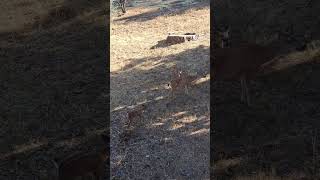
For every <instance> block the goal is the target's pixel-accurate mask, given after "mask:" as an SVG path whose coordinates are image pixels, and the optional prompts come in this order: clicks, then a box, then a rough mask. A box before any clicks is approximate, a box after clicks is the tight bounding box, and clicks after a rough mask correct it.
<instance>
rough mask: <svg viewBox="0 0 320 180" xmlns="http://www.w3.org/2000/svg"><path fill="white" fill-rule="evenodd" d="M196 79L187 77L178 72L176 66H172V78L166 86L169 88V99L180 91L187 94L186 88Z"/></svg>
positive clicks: (195, 77) (185, 74)
mask: <svg viewBox="0 0 320 180" xmlns="http://www.w3.org/2000/svg"><path fill="white" fill-rule="evenodd" d="M196 79H197V76H192V75H189V74H188V73H186V72H184V71H181V70H180V71H179V70H178V69H177V67H176V66H173V73H172V78H171V81H170V83H169V84H168V86H169V87H170V88H171V97H173V96H174V93H175V92H177V91H178V90H180V89H184V91H185V92H186V93H187V94H188V88H189V87H190V86H191V85H192V82H193V81H194V80H196Z"/></svg>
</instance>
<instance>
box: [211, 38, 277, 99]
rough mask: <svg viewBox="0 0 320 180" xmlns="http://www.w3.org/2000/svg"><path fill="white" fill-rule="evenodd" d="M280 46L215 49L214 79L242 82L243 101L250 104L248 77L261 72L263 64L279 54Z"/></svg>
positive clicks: (248, 45) (256, 45)
mask: <svg viewBox="0 0 320 180" xmlns="http://www.w3.org/2000/svg"><path fill="white" fill-rule="evenodd" d="M278 52H279V47H276V46H262V45H258V44H243V45H242V46H240V47H228V48H221V49H215V50H214V51H213V56H212V58H213V59H212V60H213V63H212V66H213V67H212V69H213V79H214V80H235V79H240V82H241V91H242V93H241V101H245V102H246V104H247V105H250V96H249V92H248V87H247V79H248V78H252V77H254V76H255V75H257V73H258V72H259V70H260V68H261V67H262V66H263V64H265V63H267V62H270V61H271V60H272V59H273V58H275V57H276V56H277V53H278Z"/></svg>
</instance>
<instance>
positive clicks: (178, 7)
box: [114, 1, 210, 22]
mask: <svg viewBox="0 0 320 180" xmlns="http://www.w3.org/2000/svg"><path fill="white" fill-rule="evenodd" d="M154 6H156V7H160V6H161V4H158V5H154ZM148 7H149V6H148ZM204 7H210V2H209V1H195V2H193V4H192V5H190V4H186V3H185V2H183V1H177V2H175V1H173V2H169V3H168V4H167V5H166V7H165V8H159V9H157V10H153V11H150V12H145V13H142V14H138V15H134V16H127V17H123V18H119V19H116V20H114V21H125V22H144V21H149V20H152V19H154V18H156V17H158V16H168V15H179V14H183V13H185V11H188V10H190V9H201V8H204ZM128 11H130V9H128Z"/></svg>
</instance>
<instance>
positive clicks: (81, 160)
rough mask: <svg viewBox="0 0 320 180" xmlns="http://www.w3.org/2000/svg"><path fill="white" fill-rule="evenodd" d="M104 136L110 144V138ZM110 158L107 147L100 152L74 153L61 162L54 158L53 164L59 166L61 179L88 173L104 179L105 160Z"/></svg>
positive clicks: (70, 179)
mask: <svg viewBox="0 0 320 180" xmlns="http://www.w3.org/2000/svg"><path fill="white" fill-rule="evenodd" d="M102 138H103V140H104V141H105V143H106V144H108V142H109V138H108V137H107V136H106V135H102ZM108 159H109V152H108V150H107V149H106V148H103V149H102V150H101V151H99V152H93V153H89V154H80V155H74V156H72V157H70V158H68V159H66V160H64V161H63V162H61V163H59V164H58V163H57V160H54V161H53V164H54V165H55V167H56V168H57V171H58V172H57V176H58V179H59V180H74V179H76V178H78V177H81V178H83V177H85V176H88V175H91V176H92V175H93V176H94V177H95V179H96V180H102V177H103V174H104V172H105V171H106V170H105V162H106V161H108Z"/></svg>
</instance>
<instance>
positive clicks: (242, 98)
mask: <svg viewBox="0 0 320 180" xmlns="http://www.w3.org/2000/svg"><path fill="white" fill-rule="evenodd" d="M240 83H241V102H243V101H244V96H245V95H244V94H245V90H244V83H245V77H244V76H241V78H240Z"/></svg>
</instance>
